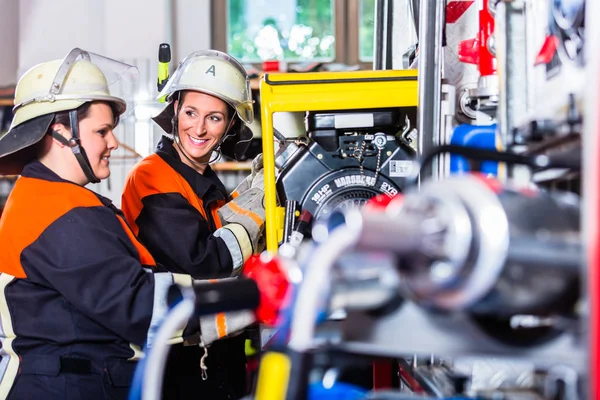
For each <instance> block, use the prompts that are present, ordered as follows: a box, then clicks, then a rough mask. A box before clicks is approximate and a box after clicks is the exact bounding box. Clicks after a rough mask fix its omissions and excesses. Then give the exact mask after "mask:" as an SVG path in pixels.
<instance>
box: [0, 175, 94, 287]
mask: <svg viewBox="0 0 600 400" xmlns="http://www.w3.org/2000/svg"><path fill="white" fill-rule="evenodd" d="M96 206H101V207H103V204H102V203H101V202H100V199H98V197H96V195H95V194H94V193H93V192H92V191H90V190H87V189H85V188H83V187H81V186H78V185H76V184H73V183H66V182H49V181H46V180H43V179H36V178H28V177H20V178H19V179H17V182H16V183H15V187H14V188H13V190H12V191H11V193H10V195H9V197H8V200H7V202H6V206H5V208H4V213H3V215H2V219H0V243H2V251H1V252H0V272H5V273H7V274H9V275H12V276H14V277H15V278H26V277H27V276H26V274H25V271H24V270H23V267H22V265H21V253H22V252H23V250H24V249H25V248H27V247H28V246H29V245H31V244H32V243H33V242H35V241H36V240H37V239H38V237H39V236H40V235H41V234H42V233H43V232H44V231H45V230H46V228H48V227H49V226H50V225H51V224H52V223H53V222H54V221H56V220H57V219H58V218H60V217H62V216H63V215H65V214H66V213H68V212H69V211H71V210H72V209H74V208H77V207H96ZM65 245H67V243H65Z"/></svg>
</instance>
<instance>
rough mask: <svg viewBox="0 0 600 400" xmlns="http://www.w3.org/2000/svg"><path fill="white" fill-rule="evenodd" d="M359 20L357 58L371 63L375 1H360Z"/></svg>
mask: <svg viewBox="0 0 600 400" xmlns="http://www.w3.org/2000/svg"><path fill="white" fill-rule="evenodd" d="M359 19H360V22H359V31H358V35H359V36H358V39H359V42H358V43H359V58H360V61H363V62H365V61H373V49H374V47H373V46H374V43H373V39H374V33H375V0H361V2H360V16H359Z"/></svg>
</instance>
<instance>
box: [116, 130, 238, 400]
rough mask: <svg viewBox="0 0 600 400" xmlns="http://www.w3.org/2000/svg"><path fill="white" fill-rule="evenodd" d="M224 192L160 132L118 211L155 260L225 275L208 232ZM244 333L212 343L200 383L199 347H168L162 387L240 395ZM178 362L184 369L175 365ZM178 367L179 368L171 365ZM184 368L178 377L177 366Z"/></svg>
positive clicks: (203, 274)
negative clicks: (157, 141)
mask: <svg viewBox="0 0 600 400" xmlns="http://www.w3.org/2000/svg"><path fill="white" fill-rule="evenodd" d="M227 200H228V195H227V192H226V190H225V187H224V186H223V184H222V183H221V181H220V180H219V179H218V177H217V175H216V174H215V172H214V171H213V170H212V169H210V167H207V168H206V171H205V173H204V175H201V174H199V173H197V172H196V171H194V170H193V169H192V168H190V167H188V166H187V165H185V164H184V163H183V162H182V161H181V160H180V158H179V155H178V154H177V151H176V150H175V149H174V148H173V143H172V142H171V140H170V139H167V138H165V137H163V138H162V139H161V140H160V142H159V143H158V146H157V149H156V153H154V154H151V155H150V156H148V157H146V158H145V159H144V160H142V161H141V162H140V163H138V164H137V165H136V166H135V167H134V168H133V169H132V170H131V172H130V173H129V176H128V178H127V182H126V184H125V189H124V191H123V198H122V209H123V212H124V214H125V217H126V219H127V221H129V222H130V224H131V226H132V228H133V231H134V232H135V233H136V234H137V236H138V237H139V239H140V241H141V242H142V243H143V244H144V246H145V247H146V248H147V249H148V250H149V251H150V252H151V253H152V254H153V255H154V256H155V258H156V260H157V262H158V263H159V264H162V265H164V266H165V267H166V268H167V269H169V270H170V271H175V272H184V273H186V274H190V275H192V276H193V277H194V278H197V279H213V278H217V277H228V276H230V275H231V273H232V269H233V261H232V256H231V253H230V252H229V249H228V247H227V245H226V244H225V242H224V241H223V239H222V238H220V237H216V236H215V235H214V232H215V231H216V230H217V229H219V228H221V221H220V219H219V218H218V217H217V216H216V211H217V209H219V208H220V207H221V206H223V205H224V204H225V202H226V201H227ZM245 338H246V334H241V335H238V336H235V337H232V338H226V339H222V340H218V341H216V342H214V343H213V344H212V345H211V346H210V348H209V349H208V357H207V360H206V366H207V376H208V379H207V380H206V381H203V380H202V377H201V375H202V370H201V369H200V363H199V360H200V357H201V356H202V354H203V353H204V351H203V349H201V348H199V347H195V348H190V347H184V346H181V345H176V346H173V348H172V349H171V353H170V355H169V362H168V363H167V368H166V376H165V390H169V391H170V392H171V393H177V396H176V397H173V398H177V399H184V398H197V395H196V394H195V393H211V397H206V398H207V399H208V398H210V399H215V400H218V399H238V398H240V397H242V396H243V395H244V394H245V392H246V372H245V371H246V356H245V352H244V347H245V343H244V342H245ZM183 365H185V366H186V368H181V366H183ZM178 366H179V367H178ZM181 370H184V371H185V373H184V374H181V373H178V372H177V371H181Z"/></svg>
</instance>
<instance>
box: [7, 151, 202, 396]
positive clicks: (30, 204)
mask: <svg viewBox="0 0 600 400" xmlns="http://www.w3.org/2000/svg"><path fill="white" fill-rule="evenodd" d="M0 242H1V243H2V251H1V252H0V325H1V331H0V339H1V341H2V349H1V351H0V356H1V361H0V377H1V380H0V398H7V396H8V398H9V399H21V398H27V399H32V398H43V399H46V400H49V399H104V398H123V399H124V398H126V396H127V392H128V386H129V385H130V382H131V379H132V374H133V369H134V368H135V365H136V363H135V362H134V361H135V360H136V359H138V358H139V357H140V355H141V352H140V350H139V349H140V348H141V347H142V346H143V345H144V344H145V343H148V344H149V345H151V342H152V339H153V337H154V334H155V333H156V330H157V329H158V323H159V321H160V319H161V318H162V317H163V315H164V313H165V312H166V311H167V310H168V307H167V305H166V304H165V300H164V299H165V298H166V292H167V290H168V288H169V287H170V286H171V284H172V283H173V279H174V277H175V275H173V274H170V273H166V272H163V273H152V271H155V269H156V263H155V261H154V259H153V257H152V256H151V255H150V253H149V252H148V251H147V250H146V249H145V248H144V247H143V246H142V245H141V244H140V243H139V242H138V240H137V239H136V238H135V236H134V234H133V233H132V231H131V230H130V228H129V227H128V225H127V223H126V222H125V220H124V218H123V216H122V215H121V212H120V211H119V210H118V209H117V208H115V207H114V206H113V205H112V203H111V201H110V200H109V199H106V198H104V197H102V196H100V195H98V194H96V193H94V192H93V191H91V190H89V189H86V188H84V187H82V186H79V185H77V184H74V183H72V182H68V181H65V180H63V179H61V178H60V177H59V176H58V175H56V174H55V173H54V172H52V171H51V170H50V169H48V168H47V167H45V166H44V165H43V164H42V163H40V162H39V161H33V162H31V163H29V164H28V165H27V166H26V167H25V168H24V170H23V172H22V175H21V177H20V178H19V179H18V180H17V182H16V184H15V186H14V188H13V190H12V192H11V194H10V196H9V198H8V201H7V203H6V208H5V210H4V213H3V215H2V218H1V219H0ZM187 330H192V331H196V332H197V331H198V330H199V323H198V322H196V323H195V326H194V322H193V321H192V320H191V322H190V324H188V328H186V331H187Z"/></svg>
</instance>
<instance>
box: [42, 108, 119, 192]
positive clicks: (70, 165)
mask: <svg viewBox="0 0 600 400" xmlns="http://www.w3.org/2000/svg"><path fill="white" fill-rule="evenodd" d="M77 120H78V121H79V127H78V128H79V134H80V135H81V145H82V147H83V148H84V149H86V150H85V152H86V155H87V158H88V162H89V165H90V167H91V170H92V172H93V174H94V175H95V176H96V178H98V179H99V180H102V179H106V178H108V177H109V175H110V168H109V158H110V154H111V152H112V151H113V150H116V149H117V148H118V147H119V143H118V141H117V138H116V137H115V135H114V132H113V130H114V129H115V128H116V126H117V125H118V123H119V112H118V110H117V108H116V107H115V106H114V105H113V104H112V103H109V102H103V101H95V102H92V103H85V104H83V105H82V106H80V107H79V108H77ZM50 129H51V135H52V136H56V135H60V136H62V137H64V138H68V139H71V138H72V137H73V134H72V128H71V121H70V118H69V113H68V112H61V113H57V114H56V116H55V117H54V121H53V122H52V124H51V125H50ZM46 140H55V141H56V144H57V145H58V147H57V151H59V152H68V153H69V152H71V149H70V144H69V142H67V144H65V143H63V141H61V140H60V139H56V138H54V139H52V138H51V136H48V139H46ZM45 147H48V145H46V146H45ZM50 148H51V147H50ZM40 161H41V162H42V163H44V164H46V165H50V166H52V167H53V168H54V169H55V170H56V171H57V173H58V175H59V176H61V177H62V178H63V179H67V180H70V181H72V182H75V183H78V184H80V185H85V184H87V183H88V182H89V180H88V177H86V175H85V174H84V172H83V170H82V169H81V168H79V167H78V165H77V164H78V160H77V159H76V158H75V157H69V158H67V159H66V162H65V161H64V160H63V159H62V157H57V156H55V155H54V153H51V152H46V154H44V155H43V156H41V157H40Z"/></svg>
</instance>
